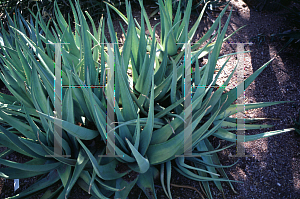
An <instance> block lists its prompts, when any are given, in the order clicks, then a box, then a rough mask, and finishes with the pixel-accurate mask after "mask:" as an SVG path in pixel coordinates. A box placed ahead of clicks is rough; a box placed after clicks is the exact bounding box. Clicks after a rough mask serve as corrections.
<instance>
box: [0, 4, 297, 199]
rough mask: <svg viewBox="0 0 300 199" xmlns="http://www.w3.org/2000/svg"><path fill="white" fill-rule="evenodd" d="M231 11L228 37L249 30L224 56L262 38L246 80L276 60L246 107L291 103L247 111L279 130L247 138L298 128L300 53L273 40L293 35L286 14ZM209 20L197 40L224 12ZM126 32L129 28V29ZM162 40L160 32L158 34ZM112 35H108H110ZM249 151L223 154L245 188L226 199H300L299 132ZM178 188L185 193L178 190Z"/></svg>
mask: <svg viewBox="0 0 300 199" xmlns="http://www.w3.org/2000/svg"><path fill="white" fill-rule="evenodd" d="M293 5H296V4H295V3H294V2H292V3H291V5H290V6H293ZM155 7H156V6H155V5H154V4H153V5H146V10H147V12H148V15H149V14H150V13H151V12H152V11H154V10H155ZM231 7H232V8H233V13H232V16H231V20H230V24H229V27H228V31H227V35H229V34H231V33H232V32H234V31H235V30H237V29H238V28H240V27H241V26H243V25H247V26H246V27H245V28H243V29H242V30H240V31H239V32H237V33H236V34H235V35H233V36H232V37H231V38H230V39H229V40H228V42H227V43H226V42H225V43H224V44H223V46H222V50H221V55H224V54H228V53H234V52H236V44H232V43H241V42H243V43H248V42H249V41H250V39H251V38H252V39H253V38H254V37H255V36H258V35H259V37H256V40H253V42H254V44H252V45H248V44H245V50H250V51H251V52H249V53H245V55H244V56H245V57H244V58H245V59H244V64H245V65H244V66H245V68H244V72H245V73H244V76H245V77H249V76H250V75H251V74H252V73H253V72H254V71H256V70H257V69H258V68H260V67H261V66H262V65H263V64H264V63H266V62H267V61H269V60H270V59H271V58H274V60H273V61H272V62H271V63H270V64H269V66H267V67H266V69H265V70H264V71H263V72H262V73H261V74H260V75H259V76H258V77H257V78H256V79H255V81H254V82H253V83H252V84H250V86H249V87H248V88H247V89H246V90H245V95H244V99H245V103H254V102H270V101H290V102H289V103H285V104H280V105H274V106H271V107H266V108H260V109H256V110H249V111H246V112H245V117H247V118H248V117H251V118H252V117H255V118H272V119H273V120H271V119H269V120H263V122H262V123H261V124H270V125H274V127H272V128H268V129H261V130H251V131H246V134H247V135H250V134H251V135H253V134H258V133H263V132H266V131H274V130H280V129H286V128H292V127H293V121H292V118H293V119H297V120H298V118H299V116H298V112H299V110H300V81H299V77H300V70H299V69H300V65H299V63H300V56H299V51H297V50H295V48H293V47H289V48H287V49H285V50H283V51H281V52H279V51H280V50H281V48H282V47H283V46H284V44H285V43H286V41H284V40H280V39H277V40H275V41H271V37H270V35H271V34H274V33H278V32H283V31H284V30H288V29H292V28H294V25H293V24H291V23H290V20H289V19H288V18H287V17H285V15H284V14H285V13H286V11H285V10H280V11H276V12H272V11H267V12H266V11H263V12H258V11H256V10H255V9H254V8H251V7H248V6H247V5H246V4H245V3H244V2H243V1H242V0H232V1H231V3H230V6H229V9H228V10H230V9H231ZM132 9H133V13H134V14H133V15H134V17H136V18H137V20H138V21H140V10H139V7H138V6H133V7H132ZM209 14H210V16H211V17H212V18H209V17H205V18H204V20H203V22H202V23H201V25H200V27H199V28H198V31H197V32H196V37H197V39H199V38H201V36H203V34H204V33H205V32H206V31H207V30H208V28H209V27H210V26H211V24H212V19H215V18H216V16H218V14H219V12H217V11H216V12H210V13H209ZM281 14H283V15H281ZM228 15H229V12H226V14H225V16H224V17H223V19H222V25H224V24H225V22H226V19H227V16H228ZM158 17H159V16H158V15H155V16H154V17H153V18H152V19H151V24H152V25H154V24H156V23H157V22H158V21H157V20H156V19H157V18H158ZM195 20H196V17H195V16H192V18H191V23H190V25H193V24H194V22H195ZM119 22H121V23H122V21H121V20H120V19H116V18H114V25H115V27H116V28H115V30H116V32H117V33H118V36H121V35H122V30H121V29H120V27H119ZM122 24H124V23H122ZM124 28H126V26H125V25H124ZM157 34H158V35H159V28H158V29H157ZM106 35H108V31H107V32H106ZM206 61H207V58H204V59H203V60H202V63H201V64H205V62H206ZM224 61H225V60H224V59H221V60H219V61H218V66H219V67H221V66H222V63H224ZM235 65H236V56H232V58H231V59H230V61H229V62H228V63H227V65H226V69H225V72H224V73H223V74H222V76H221V79H220V81H218V84H219V85H222V82H223V81H224V80H225V79H226V78H227V77H228V76H229V74H230V72H231V71H232V69H233V68H234V67H235ZM234 76H236V75H234ZM234 83H235V81H234V80H233V81H231V83H230V85H233V84H234ZM210 140H211V141H212V143H213V145H214V147H216V146H217V145H218V144H219V139H218V138H215V137H211V138H210ZM228 144H230V143H228V142H226V141H224V142H221V147H222V146H223V147H224V146H227V145H228ZM244 147H245V153H246V155H247V154H249V155H251V156H253V157H247V158H246V157H242V158H233V157H229V154H232V155H234V154H236V148H235V147H230V148H228V149H226V150H224V151H222V152H219V153H218V155H219V157H220V161H221V163H222V164H223V165H230V164H233V163H234V162H236V161H237V160H239V162H238V164H236V165H235V166H233V167H231V168H229V169H225V171H226V174H227V175H228V177H229V179H232V180H238V181H241V182H243V183H233V186H234V188H235V190H236V191H237V192H238V194H234V193H233V191H232V190H231V189H230V187H229V186H227V185H226V184H225V183H222V185H223V187H224V196H225V197H226V198H232V199H245V198H247V199H252V198H253V199H256V198H268V199H272V198H274V199H275V198H276V199H278V198H280V199H284V198H291V199H296V198H300V150H299V147H300V136H298V134H297V133H296V132H295V131H291V132H287V133H283V134H280V135H276V136H272V137H268V138H263V139H260V140H256V141H251V142H247V143H244ZM10 157H13V159H14V158H16V159H17V161H21V160H20V155H19V154H12V155H10ZM7 158H9V157H7ZM120 166H121V165H120ZM120 170H126V168H121V167H120ZM29 181H30V182H34V179H29ZM30 182H29V183H30ZM27 183H28V182H27ZM171 183H172V184H173V186H171V192H172V196H173V198H175V199H189V198H201V197H202V196H201V195H200V194H199V193H198V192H197V191H196V190H194V189H192V188H196V189H197V190H199V191H200V192H201V194H202V195H204V194H203V192H202V191H201V187H200V186H199V182H196V181H193V180H190V179H187V178H185V177H183V176H182V175H180V174H178V173H177V172H176V171H175V170H172V180H171ZM25 184H26V183H25ZM23 185H24V183H23V184H21V186H20V189H24V188H25V187H26V186H25V185H24V186H23ZM178 185H180V186H185V187H178ZM210 185H211V190H212V195H213V198H223V195H222V193H221V192H220V191H219V190H218V189H217V188H216V186H215V185H214V184H213V183H210ZM155 190H156V193H157V198H162V199H163V198H167V196H166V195H165V194H164V192H163V189H162V187H161V184H160V181H159V180H156V181H155ZM0 194H1V198H2V197H7V196H9V195H12V194H13V181H12V180H6V181H5V180H4V179H0ZM79 196H80V197H79ZM139 196H140V199H143V198H146V196H145V195H144V193H142V191H141V190H140V189H139V188H137V187H134V188H133V190H132V191H131V193H130V195H129V198H130V199H131V198H132V199H135V198H138V197H139ZM70 198H89V195H88V194H87V193H86V192H84V191H82V190H81V189H79V188H78V186H76V187H75V188H74V189H73V191H72V193H71V196H70Z"/></svg>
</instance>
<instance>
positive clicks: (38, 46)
mask: <svg viewBox="0 0 300 199" xmlns="http://www.w3.org/2000/svg"><path fill="white" fill-rule="evenodd" d="M169 3H170V1H164V2H162V1H160V2H159V4H160V9H161V11H160V13H161V24H162V25H163V26H162V28H165V29H162V33H161V40H160V41H161V43H158V42H157V41H156V39H155V27H154V28H153V29H152V27H151V25H150V23H149V19H148V18H147V15H146V12H145V9H144V7H143V4H142V1H140V5H141V9H142V14H141V19H142V20H141V24H137V23H136V21H135V20H134V19H133V16H132V11H131V6H130V3H128V2H127V1H126V9H127V17H125V16H124V15H121V14H120V13H119V12H118V13H119V14H120V15H121V16H122V18H123V19H124V20H125V21H126V22H127V23H128V28H127V31H126V32H124V33H125V37H126V39H125V42H124V44H123V45H122V46H121V47H120V48H119V47H118V45H114V48H113V49H111V48H110V47H109V45H108V48H107V47H106V46H105V45H104V43H108V40H107V38H106V37H105V35H104V28H105V27H106V25H105V24H107V26H108V29H109V32H110V39H111V41H110V43H117V42H118V39H117V37H116V35H115V31H114V27H113V24H112V19H111V16H110V12H109V9H108V10H107V11H108V18H107V23H105V21H104V20H103V19H101V20H100V22H99V27H98V29H97V28H96V26H95V23H94V22H93V20H92V18H91V17H90V15H89V14H88V13H87V12H86V13H85V14H84V13H83V12H82V10H81V9H80V5H79V3H78V2H77V1H76V4H75V5H73V4H72V2H71V1H70V5H71V8H72V13H73V15H74V20H75V27H74V29H75V31H74V32H73V31H72V25H71V24H70V20H68V22H67V21H66V20H65V19H64V17H63V16H62V14H61V12H60V10H59V8H58V5H57V4H56V3H55V16H56V17H55V20H53V19H50V20H49V21H48V22H47V23H45V22H44V21H43V18H42V15H41V13H40V12H38V13H37V14H36V15H33V17H32V18H33V20H31V21H30V22H27V21H25V20H24V18H23V17H22V16H21V15H20V13H16V15H15V16H14V19H11V18H9V32H7V31H5V30H4V28H2V34H1V41H2V42H1V54H0V58H1V59H0V60H1V63H2V64H1V73H0V78H1V80H2V81H3V82H4V83H5V85H6V87H7V88H8V89H9V90H10V92H11V93H12V94H13V96H9V95H6V94H3V93H0V105H1V106H0V119H1V120H0V121H1V123H3V124H5V125H8V126H10V127H9V128H4V127H2V126H0V130H1V132H0V144H1V145H2V146H6V147H7V150H5V151H4V152H2V153H1V154H0V157H1V158H0V164H3V165H6V166H8V167H7V168H0V177H1V178H8V179H16V178H18V179H22V178H28V177H32V176H37V175H42V176H41V177H40V178H39V180H38V181H37V182H36V183H35V184H33V185H32V186H31V187H29V188H28V189H26V190H24V191H23V192H21V193H20V194H18V195H16V196H14V198H24V197H31V196H32V195H35V194H38V193H40V192H41V191H43V190H46V191H45V192H44V194H43V197H44V198H67V197H68V196H69V194H70V192H71V191H72V188H73V186H74V185H75V184H76V183H77V184H78V185H79V186H80V187H81V188H82V189H83V190H85V191H87V192H88V193H90V194H91V195H92V196H91V198H109V197H111V196H114V197H115V198H127V196H128V194H129V192H130V191H131V189H132V187H133V186H134V185H137V186H139V187H140V188H141V189H142V190H143V191H144V193H145V194H146V196H147V197H148V198H157V197H156V194H155V187H154V179H155V178H156V177H158V176H159V174H160V179H161V183H162V187H163V189H164V191H165V193H166V195H167V196H168V197H169V198H172V193H171V191H170V182H171V174H172V169H175V170H177V171H178V172H179V173H181V174H182V175H184V176H186V177H188V178H190V179H192V180H197V181H200V182H201V183H202V185H203V186H204V190H205V192H206V195H207V197H208V198H212V194H211V191H210V187H209V184H208V182H209V181H213V182H214V183H215V185H216V186H217V187H218V189H219V190H220V191H221V192H223V188H222V185H221V181H225V182H227V183H228V184H229V186H230V187H231V188H232V190H233V191H234V188H233V186H232V184H231V182H236V181H233V180H230V179H228V177H227V175H226V173H225V171H224V169H223V168H226V167H229V166H224V165H221V163H220V161H219V158H218V156H217V153H216V152H218V151H221V150H223V149H224V148H223V149H215V148H214V147H213V146H212V144H211V143H210V141H209V140H208V137H209V136H216V137H219V138H221V139H224V140H228V141H230V142H233V144H231V145H229V146H227V147H225V148H228V147H230V146H233V145H234V144H235V142H236V135H235V134H234V133H232V132H230V131H232V130H234V127H235V126H236V124H235V120H233V118H231V117H229V116H230V115H232V114H234V113H236V112H241V111H243V110H244V105H231V104H232V103H233V102H234V101H235V100H236V99H237V96H239V95H240V94H241V93H237V91H238V92H239V90H237V88H234V89H232V90H231V91H229V92H227V93H224V89H225V86H226V85H228V82H229V80H230V78H231V77H232V75H233V72H232V73H231V75H230V77H229V78H228V80H227V81H226V82H225V84H224V85H225V86H224V87H220V88H218V89H217V90H216V91H213V89H211V88H210V86H211V85H215V83H216V81H217V79H218V77H219V75H220V73H221V72H222V70H223V69H224V67H225V65H226V63H225V64H224V65H223V66H222V68H221V69H220V71H219V72H218V74H217V76H216V77H215V78H214V71H215V69H216V62H217V60H218V59H219V53H220V48H221V45H222V43H223V42H224V41H225V40H226V39H227V38H225V37H224V36H225V32H226V29H227V27H228V24H229V20H230V16H229V18H228V20H227V22H226V24H225V26H224V27H223V28H222V27H221V25H220V19H221V16H222V15H223V14H224V11H223V12H222V13H221V14H220V17H219V18H218V19H217V20H216V22H215V24H214V25H213V26H212V28H211V30H209V31H208V33H207V34H206V35H205V36H204V37H203V38H201V39H200V41H198V43H197V44H195V45H192V47H191V57H190V58H191V62H192V63H196V67H195V72H193V73H192V74H191V77H192V78H191V79H192V80H191V84H192V85H193V86H198V87H195V88H194V89H193V94H192V97H191V101H192V102H191V103H192V104H191V105H192V108H191V113H192V123H191V129H192V131H190V132H188V133H189V136H190V137H191V139H192V141H193V142H192V146H191V148H192V150H193V151H192V153H193V154H197V155H198V156H199V155H201V157H184V156H176V155H183V154H185V152H186V151H185V149H186V148H185V145H184V142H183V140H184V137H185V136H186V135H185V121H184V119H183V118H184V117H185V115H184V114H185V109H184V82H185V80H184V77H185V74H184V67H185V61H186V60H184V59H183V58H186V59H187V57H188V56H187V55H185V50H183V49H185V47H186V46H183V44H178V43H179V42H180V43H187V44H188V43H191V39H192V37H193V35H194V33H195V29H196V28H197V26H198V25H199V21H200V20H201V16H200V17H199V19H198V20H197V23H196V24H195V26H194V27H193V28H192V29H191V30H190V32H188V27H187V24H188V21H189V12H190V7H188V8H187V12H186V13H185V14H186V15H185V16H184V17H183V19H182V23H180V22H181V16H180V14H178V15H176V17H175V19H174V21H173V19H172V17H170V16H172V13H171V12H172V8H171V7H170V6H169ZM109 6H110V7H111V8H113V9H114V10H115V11H118V10H117V9H116V8H114V7H113V6H111V5H109ZM189 6H191V4H189ZM226 8H227V7H226ZM226 8H225V9H226ZM225 9H224V10H225ZM178 13H179V12H178ZM202 14H203V12H202ZM86 17H87V18H88V20H89V21H90V22H91V24H92V31H90V29H89V27H88V25H87V20H86ZM144 21H145V22H146V24H147V26H148V29H149V32H150V34H151V35H145V23H144ZM184 22H186V24H185V23H184ZM50 23H52V24H53V27H52V28H51V29H50V28H49V27H50ZM217 27H219V28H218V29H217ZM214 30H216V34H215V35H213V38H215V41H214V42H212V41H213V38H210V37H211V36H212V34H213V31H214ZM179 33H180V34H179ZM206 40H209V42H208V44H206V45H205V46H204V47H202V48H200V45H201V44H202V43H203V42H204V41H206ZM54 43H62V44H61V56H62V67H61V79H62V80H61V81H62V85H70V87H68V88H65V87H64V88H63V89H62V105H63V109H62V119H59V117H58V116H57V114H58V113H55V110H56V109H54V107H55V98H56V96H54V90H55V82H54V80H55V75H56V73H55V69H54V67H53V66H54V64H55V61H54V59H55V47H54V45H51V44H54ZM187 46H188V45H187ZM173 47H174V49H172V48H173ZM178 50H179V51H178ZM111 53H113V57H111V56H109V55H111ZM203 55H208V60H209V61H208V63H207V64H206V65H205V66H203V67H202V68H201V69H199V65H198V58H199V57H201V56H203ZM57 56H59V55H56V57H57ZM99 57H100V59H99ZM227 61H228V60H227ZM112 62H114V63H115V66H114V70H115V77H114V81H115V90H114V95H115V105H114V108H115V112H114V117H115V122H114V124H115V125H116V126H115V128H113V129H110V130H106V125H107V124H106V123H108V126H109V124H110V122H107V121H106V116H107V114H108V113H107V112H106V111H107V107H110V104H109V103H108V101H107V100H112V99H111V97H112V96H113V95H112V90H111V88H112V86H113V85H112V83H111V82H110V81H109V79H110V78H111V76H110V75H111V74H112V73H111V72H110V73H109V75H108V74H107V73H106V72H105V71H106V70H108V69H109V68H110V69H112V68H113V65H112ZM270 62H271V60H270V61H269V62H267V63H266V64H264V65H263V66H262V67H261V68H260V69H258V70H257V71H256V72H254V73H253V74H252V75H251V76H250V77H249V78H248V79H246V80H244V84H245V88H247V87H248V86H249V85H250V83H251V82H252V81H253V80H254V79H255V78H256V77H257V76H258V75H259V74H260V73H261V72H262V71H263V69H264V68H265V67H266V66H267V65H268V64H269V63H270ZM57 67H58V66H57ZM128 70H130V71H131V73H128V72H127V71H128ZM110 71H112V70H110ZM130 74H132V75H130ZM106 79H107V80H106ZM106 81H107V87H106V88H105V89H104V88H101V87H100V86H101V85H105V83H106ZM75 85H77V86H76V88H72V87H74V86H75ZM78 85H79V86H78ZM89 85H92V86H89ZM201 85H207V86H208V88H205V87H203V86H202V87H201ZM109 88H110V89H109ZM280 103H284V102H267V103H255V104H246V105H245V109H246V110H248V109H254V108H260V107H265V106H270V105H274V104H280ZM245 121H246V123H247V122H249V121H251V122H253V121H255V118H254V119H251V120H248V119H246V120H245ZM56 125H60V126H59V127H60V128H61V129H62V132H61V133H62V136H61V139H62V142H61V143H62V144H61V149H62V155H65V156H61V155H59V154H55V155H56V156H53V151H55V143H56V142H55V140H57V135H59V133H58V130H57V128H56ZM228 126H230V127H232V128H231V129H228V128H226V129H225V127H228ZM245 127H246V130H248V129H256V128H258V127H257V125H254V124H247V125H246V126H245ZM268 127H270V126H269V125H260V128H268ZM290 130H292V129H284V130H278V131H272V132H266V133H261V134H257V135H249V136H246V137H245V141H252V140H255V139H259V138H262V137H268V136H272V135H276V134H280V133H283V132H286V131H290ZM110 132H114V136H115V143H113V140H112V139H111V138H110V137H109V133H110ZM108 145H110V146H111V145H113V146H114V150H115V156H111V157H108V156H104V155H105V152H106V149H107V146H108ZM14 151H16V152H19V153H21V154H23V155H26V156H28V157H31V158H32V160H30V161H28V162H26V163H23V164H21V163H17V162H13V161H9V160H6V159H4V157H5V156H6V155H7V154H9V153H11V152H14ZM68 155H69V156H70V157H68ZM192 171H195V172H196V174H195V173H193V172H192ZM56 182H61V186H60V187H59V189H57V190H56V191H55V192H51V190H50V186H51V185H53V184H54V183H56Z"/></svg>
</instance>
